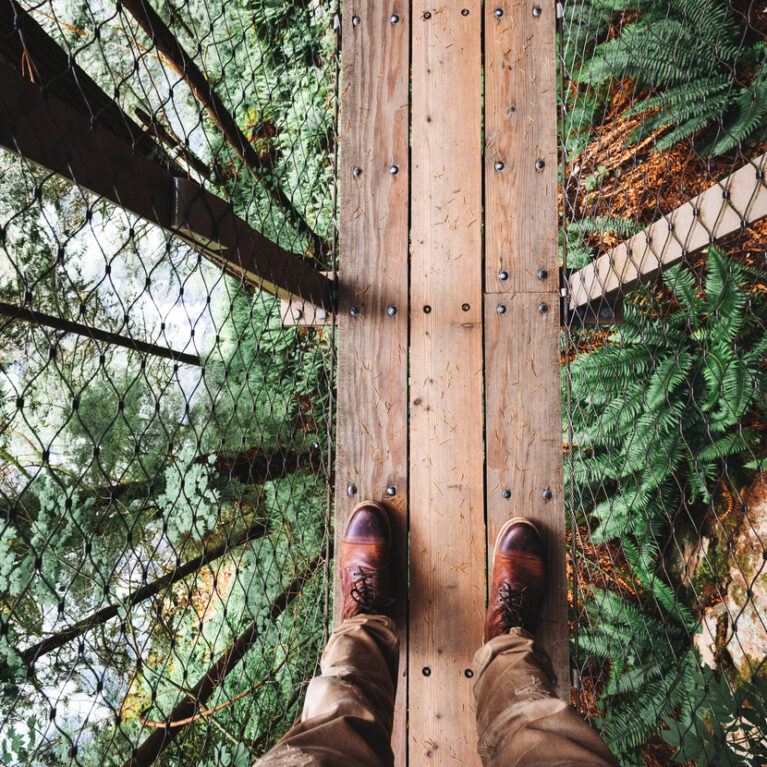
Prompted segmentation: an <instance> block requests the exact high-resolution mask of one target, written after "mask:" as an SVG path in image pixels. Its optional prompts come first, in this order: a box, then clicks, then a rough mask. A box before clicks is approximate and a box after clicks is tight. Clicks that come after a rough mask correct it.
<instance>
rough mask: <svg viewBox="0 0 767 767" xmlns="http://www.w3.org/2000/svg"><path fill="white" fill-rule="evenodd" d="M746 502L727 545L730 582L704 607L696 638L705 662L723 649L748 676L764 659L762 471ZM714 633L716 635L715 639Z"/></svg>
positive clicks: (766, 544)
mask: <svg viewBox="0 0 767 767" xmlns="http://www.w3.org/2000/svg"><path fill="white" fill-rule="evenodd" d="M744 501H745V508H744V515H743V519H742V520H741V522H740V524H739V526H738V528H737V530H736V532H735V535H734V536H733V538H732V544H731V547H730V558H729V562H730V569H729V577H730V583H729V586H728V589H727V596H726V599H725V600H724V602H722V603H721V604H717V605H714V606H713V607H710V608H708V609H707V610H706V612H705V614H704V616H703V631H702V632H701V633H700V634H698V635H697V636H696V638H695V644H696V646H697V647H698V650H699V651H700V653H701V656H702V658H703V661H704V663H708V665H710V666H712V667H713V666H715V665H716V663H715V659H716V656H717V655H718V654H720V653H721V652H722V651H726V652H727V653H728V654H729V656H730V658H731V659H732V662H733V664H734V665H735V668H736V669H737V671H738V673H739V674H740V675H741V676H742V677H744V678H747V679H750V678H751V676H752V675H753V673H754V672H755V671H757V670H763V663H764V661H765V659H767V555H766V554H765V552H767V476H766V475H764V474H760V475H759V476H758V477H757V478H756V480H755V481H754V483H753V484H752V485H751V486H750V487H749V488H748V490H747V491H746V493H745V496H744ZM717 635H718V639H717Z"/></svg>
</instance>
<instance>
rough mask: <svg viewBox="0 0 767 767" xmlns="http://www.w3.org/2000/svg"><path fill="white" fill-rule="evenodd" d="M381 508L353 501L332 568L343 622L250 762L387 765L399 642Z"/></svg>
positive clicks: (302, 766)
mask: <svg viewBox="0 0 767 767" xmlns="http://www.w3.org/2000/svg"><path fill="white" fill-rule="evenodd" d="M389 560H390V532H389V522H388V517H387V516H386V512H385V511H384V510H383V509H382V508H381V507H380V506H378V505H377V504H373V503H370V502H366V503H364V504H360V506H358V507H357V509H356V510H355V512H354V513H353V515H352V518H351V519H350V521H349V526H348V527H347V529H346V533H345V535H344V539H343V541H342V544H341V555H340V557H339V561H338V567H339V570H340V576H341V586H342V591H343V595H344V608H343V612H342V617H343V619H344V620H343V623H342V624H341V625H340V626H339V627H338V628H337V629H336V630H335V631H334V632H333V634H332V636H331V637H330V641H329V642H328V645H327V647H326V648H325V651H324V652H323V654H322V660H321V663H320V665H321V668H322V676H319V677H316V678H315V679H312V681H311V682H310V683H309V687H308V688H307V691H306V700H305V702H304V708H303V711H302V714H301V719H300V721H299V722H298V723H297V724H296V725H294V726H293V727H292V728H291V729H290V730H289V731H288V732H287V733H286V734H285V736H284V737H283V738H282V739H281V740H280V741H279V742H278V743H277V744H276V745H275V747H274V748H273V749H272V750H271V751H270V752H269V753H268V754H266V756H264V757H263V758H262V759H260V760H259V761H258V762H256V766H257V767H331V765H332V767H357V766H358V765H370V767H391V765H392V763H393V761H394V758H393V755H392V750H391V743H390V740H391V731H392V722H393V718H394V694H395V690H396V678H397V662H398V657H399V647H398V641H397V637H396V636H395V633H394V631H395V624H394V621H393V620H392V619H391V618H389V617H387V616H386V615H383V614H381V613H382V612H385V611H386V610H387V608H388V607H389V606H390V604H391V599H390V597H389V594H390V585H389V582H390V578H389Z"/></svg>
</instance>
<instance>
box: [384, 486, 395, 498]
mask: <svg viewBox="0 0 767 767" xmlns="http://www.w3.org/2000/svg"><path fill="white" fill-rule="evenodd" d="M386 495H388V496H392V495H397V488H396V487H394V485H389V487H387V488H386Z"/></svg>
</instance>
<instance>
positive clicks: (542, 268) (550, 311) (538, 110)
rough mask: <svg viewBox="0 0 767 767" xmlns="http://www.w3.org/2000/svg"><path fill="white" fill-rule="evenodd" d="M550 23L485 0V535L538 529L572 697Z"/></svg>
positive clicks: (559, 672) (545, 11) (555, 656)
mask: <svg viewBox="0 0 767 767" xmlns="http://www.w3.org/2000/svg"><path fill="white" fill-rule="evenodd" d="M555 31H556V20H555V8H554V4H553V3H539V2H538V0H523V1H522V2H515V3H512V2H509V0H503V1H500V0H499V2H496V3H493V4H488V5H486V6H485V99H486V127H485V130H486V142H487V145H486V150H485V198H486V200H487V207H486V211H487V212H486V227H485V231H486V237H487V244H486V248H487V259H486V267H487V268H486V273H485V286H486V287H485V289H486V291H487V292H486V295H485V403H486V404H485V408H486V419H487V423H486V435H487V436H486V439H487V443H486V450H487V452H486V458H487V542H488V551H489V553H490V555H492V547H493V546H494V544H495V538H496V536H497V534H498V530H499V529H500V527H501V525H502V524H503V523H504V522H505V521H506V520H507V519H509V518H510V517H528V518H531V519H533V520H534V521H535V523H536V525H537V526H538V528H539V529H540V530H541V533H542V534H543V536H544V538H545V541H546V545H547V552H548V588H547V593H546V599H545V601H544V605H543V613H542V624H541V627H540V628H539V630H538V633H537V635H536V637H537V639H538V640H539V641H540V642H541V643H542V644H543V645H544V647H545V648H546V649H547V650H548V652H549V654H550V655H551V660H552V664H553V667H554V672H555V674H556V676H557V682H558V685H557V687H558V694H559V695H560V697H562V698H564V699H565V700H568V699H569V697H570V670H569V669H570V665H569V648H568V623H567V583H566V578H567V571H566V566H565V562H566V543H565V513H564V497H563V485H564V480H563V461H562V416H561V402H562V395H561V379H560V361H559V333H560V317H559V256H558V250H557V132H556V49H555ZM488 566H490V562H488Z"/></svg>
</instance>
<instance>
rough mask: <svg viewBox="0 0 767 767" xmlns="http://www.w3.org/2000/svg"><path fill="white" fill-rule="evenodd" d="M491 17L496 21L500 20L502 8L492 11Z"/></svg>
mask: <svg viewBox="0 0 767 767" xmlns="http://www.w3.org/2000/svg"><path fill="white" fill-rule="evenodd" d="M493 15H494V16H495V18H496V19H500V18H501V16H503V8H496V9H495V10H494V11H493Z"/></svg>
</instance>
